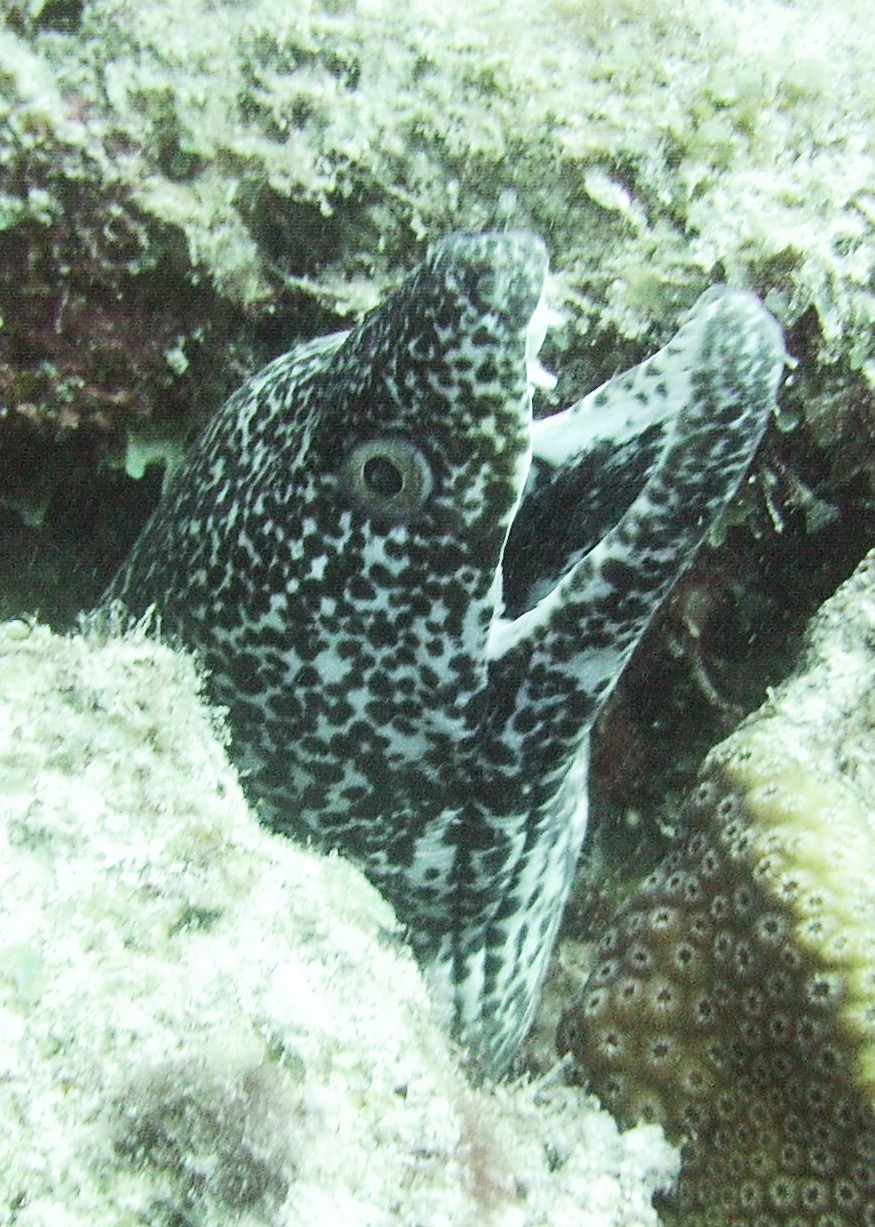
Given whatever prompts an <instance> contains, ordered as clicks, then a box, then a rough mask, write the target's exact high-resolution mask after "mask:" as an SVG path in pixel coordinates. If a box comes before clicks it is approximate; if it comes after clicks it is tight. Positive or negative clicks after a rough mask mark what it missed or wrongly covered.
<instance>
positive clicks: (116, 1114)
mask: <svg viewBox="0 0 875 1227" xmlns="http://www.w3.org/2000/svg"><path fill="white" fill-rule="evenodd" d="M197 690H198V678H197V675H196V672H195V670H194V667H193V665H192V662H191V661H190V659H188V658H187V657H183V656H181V655H176V654H174V653H173V652H171V651H170V650H169V649H167V648H164V647H161V646H159V645H158V644H156V643H154V642H153V641H151V640H149V639H148V638H146V637H145V636H144V635H142V634H134V635H132V636H128V637H126V638H123V639H111V638H110V639H107V640H103V639H101V638H95V637H91V638H88V639H86V638H82V637H79V636H76V637H72V638H69V639H64V638H59V637H57V636H54V635H52V634H51V633H50V632H49V631H48V630H46V629H44V628H41V627H30V626H29V625H28V624H27V623H25V622H16V623H9V624H6V625H4V626H3V627H0V778H2V789H0V840H2V843H3V856H2V879H3V889H2V892H0V945H2V947H3V951H4V957H3V976H2V982H0V1031H2V1045H0V1050H2V1058H0V1066H2V1075H3V1076H2V1079H0V1137H2V1139H3V1144H2V1146H0V1218H3V1221H4V1222H6V1221H9V1222H14V1223H15V1224H16V1225H17V1227H49V1224H57V1223H60V1222H63V1223H64V1224H65V1227H79V1225H80V1224H81V1227H101V1225H102V1224H105V1225H106V1227H128V1225H130V1227H133V1225H134V1224H140V1225H142V1224H150V1225H151V1227H168V1225H169V1224H181V1223H186V1224H189V1225H190V1227H211V1225H212V1227H215V1225H217V1224H219V1223H227V1222H228V1221H229V1220H231V1219H233V1221H234V1222H235V1223H237V1224H240V1225H241V1227H247V1225H248V1227H255V1225H256V1224H258V1225H263V1227H293V1224H298V1223H304V1222H307V1223H310V1222H313V1223H316V1222H339V1221H343V1222H345V1223H350V1224H354V1225H355V1227H387V1225H389V1224H399V1227H402V1225H403V1224H409V1223H413V1222H416V1223H422V1224H434V1225H435V1227H437V1225H438V1224H441V1225H446V1227H454V1225H458V1227H467V1225H468V1224H470V1223H473V1222H478V1223H479V1222H483V1223H494V1224H505V1223H506V1224H508V1225H509V1227H524V1225H525V1224H532V1227H535V1224H541V1223H544V1222H548V1221H551V1218H552V1217H553V1212H554V1210H556V1211H557V1213H558V1212H560V1211H561V1214H562V1221H563V1222H565V1223H568V1224H569V1225H573V1227H604V1225H605V1224H616V1225H617V1227H642V1225H644V1224H651V1225H652V1227H655V1225H656V1216H655V1213H654V1212H653V1211H652V1210H651V1208H650V1205H649V1199H650V1195H651V1192H652V1190H653V1189H654V1188H656V1187H659V1186H663V1185H665V1184H666V1183H667V1182H668V1181H670V1179H671V1177H672V1175H673V1173H674V1170H675V1152H674V1151H673V1150H672V1148H671V1147H669V1146H668V1145H667V1143H666V1142H665V1141H664V1138H663V1137H662V1134H661V1131H659V1130H658V1129H656V1128H655V1127H648V1128H645V1129H644V1130H638V1131H634V1132H632V1133H630V1134H625V1135H623V1136H621V1135H620V1134H619V1133H618V1131H617V1129H616V1126H615V1125H614V1123H613V1121H612V1120H611V1119H610V1117H609V1116H608V1115H607V1114H606V1113H603V1112H600V1111H599V1110H597V1109H595V1108H593V1107H592V1105H591V1104H589V1103H587V1101H586V1099H585V1098H584V1097H583V1096H581V1095H580V1093H579V1092H574V1091H572V1090H570V1089H567V1088H561V1087H556V1088H554V1089H553V1090H552V1091H549V1090H544V1091H543V1092H541V1093H540V1094H539V1095H536V1094H535V1092H534V1091H533V1090H531V1089H528V1088H526V1087H517V1088H505V1089H503V1090H502V1091H501V1092H499V1093H496V1094H494V1095H487V1094H485V1093H479V1092H474V1091H472V1090H471V1089H470V1088H469V1087H468V1086H467V1084H466V1083H465V1081H464V1078H463V1077H462V1075H461V1073H460V1072H459V1068H458V1066H457V1065H456V1063H455V1061H454V1059H453V1055H452V1053H451V1052H450V1050H449V1046H448V1044H447V1041H446V1040H445V1038H444V1035H443V1033H442V1032H441V1030H440V1028H439V1027H438V1025H437V1023H436V1021H435V1019H434V1018H433V1016H432V1009H431V1006H430V1003H429V1000H428V997H427V994H426V990H425V987H424V985H423V982H422V980H421V978H420V975H419V973H418V971H417V968H416V966H415V963H414V961H413V958H412V956H411V955H410V954H409V952H408V951H407V950H406V949H405V947H404V945H403V943H402V940H401V935H400V934H399V932H398V928H397V924H396V921H395V918H394V916H393V914H392V912H391V910H390V908H389V907H388V905H387V904H386V903H384V902H383V901H382V900H381V899H380V897H379V896H378V895H377V894H376V892H375V891H374V890H373V889H372V888H371V887H370V886H369V885H368V884H367V882H366V881H365V879H364V878H362V877H361V876H360V875H359V874H358V873H356V872H355V871H354V870H353V869H352V868H351V867H350V866H349V865H347V864H346V863H345V862H343V861H342V860H340V859H339V858H337V857H333V856H332V857H318V856H315V855H313V854H311V853H310V852H308V851H305V850H303V849H301V848H299V847H296V846H295V845H294V844H293V843H291V842H290V841H288V840H286V839H284V838H282V837H280V836H275V835H272V834H270V833H268V832H267V831H265V830H263V829H262V828H261V827H260V826H259V824H258V822H257V820H256V818H255V816H254V815H253V814H252V813H251V812H250V811H249V810H248V809H247V807H246V805H245V803H244V800H243V797H242V793H241V791H240V788H239V785H238V782H237V779H236V777H235V775H234V773H233V771H232V769H231V768H230V766H229V765H228V762H227V760H226V758H225V755H224V751H223V748H222V745H221V744H220V741H221V737H220V736H218V735H217V734H219V733H220V729H219V726H218V725H217V720H216V715H215V713H211V712H209V711H208V710H207V709H206V708H205V707H204V706H202V705H201V703H200V702H199V701H198V699H197V693H196V692H197ZM557 1208H558V1209H557Z"/></svg>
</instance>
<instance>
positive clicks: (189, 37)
mask: <svg viewBox="0 0 875 1227" xmlns="http://www.w3.org/2000/svg"><path fill="white" fill-rule="evenodd" d="M873 42H875V32H873V31H872V29H871V28H870V25H869V23H868V22H867V21H859V20H858V19H857V16H856V15H855V13H854V11H853V6H852V5H840V4H832V3H828V0H806V2H805V3H801V4H797V5H793V6H787V5H785V4H781V3H779V2H778V0H769V2H768V3H762V2H760V0H745V2H744V3H733V4H729V3H727V2H726V0H708V3H700V4H695V5H694V4H692V3H691V2H690V0H683V2H682V3H681V4H680V5H678V4H677V3H674V4H672V5H669V4H668V3H667V0H657V2H655V3H648V4H641V3H637V2H634V0H630V2H629V3H624V4H622V5H620V6H608V7H605V5H604V4H602V3H595V2H593V0H551V2H550V3H547V4H543V3H536V2H535V0H514V2H513V3H512V4H501V5H498V4H491V3H484V4H481V5H476V6H471V5H466V4H464V3H459V2H454V3H451V4H448V5H443V6H441V9H440V11H439V12H438V11H436V10H435V8H434V5H432V4H429V3H427V0H414V2H413V3H410V4H406V5H403V6H398V5H395V4H391V3H389V2H388V0H362V2H361V3H352V2H350V3H346V2H338V0H323V2H322V3H305V2H304V0H298V2H295V3H287V4H284V5H283V8H282V12H281V13H278V12H277V6H276V4H275V3H271V2H270V0H251V2H250V3H247V4H245V5H241V4H238V3H233V2H232V0H226V2H225V3H218V4H217V3H212V2H207V0H192V2H190V3H187V4H186V5H184V6H182V7H180V6H179V5H174V4H173V3H171V0H152V2H151V3H150V4H148V5H146V6H143V5H141V4H136V3H133V0H69V2H68V0H51V2H47V3H42V2H40V0H15V2H14V3H10V4H9V5H7V6H6V9H5V11H4V26H3V28H2V29H0V73H2V76H3V81H4V90H3V97H2V100H0V119H2V124H0V229H2V231H3V238H4V242H3V245H2V255H0V312H2V316H3V320H4V327H3V329H2V330H0V476H2V478H3V483H2V485H3V491H4V497H3V499H2V502H0V515H2V516H3V520H2V525H3V527H4V529H5V530H6V531H7V533H9V534H12V533H13V532H15V533H17V535H18V542H19V545H20V548H19V549H18V550H17V553H18V554H21V553H22V552H24V553H26V554H27V555H28V556H29V557H33V558H34V559H35V562H34V564H33V568H34V574H33V578H32V582H31V583H30V584H28V583H27V582H26V579H27V577H26V575H25V576H23V577H22V576H21V575H16V574H15V572H14V569H13V568H12V567H11V566H10V567H9V568H8V572H9V573H10V579H9V581H8V584H9V588H10V590H11V591H10V593H9V595H8V596H7V598H6V602H7V603H6V610H7V612H17V611H19V610H20V609H22V608H27V607H29V606H32V605H33V604H34V603H35V600H36V599H40V600H41V603H42V606H43V608H44V609H45V611H46V613H47V615H48V616H51V617H52V618H54V619H55V620H56V621H58V622H62V621H64V620H65V619H67V620H68V619H69V618H70V614H71V606H74V605H75V601H74V600H70V599H69V598H66V599H65V588H66V592H69V591H70V590H71V588H72V589H75V591H76V592H77V593H78V596H79V603H80V605H83V604H88V603H89V602H90V601H91V600H93V599H94V596H95V595H96V594H97V592H99V591H100V589H101V587H102V586H103V584H104V582H105V581H106V579H107V578H108V576H109V574H111V571H112V569H113V564H114V563H115V562H117V561H118V560H119V559H120V558H121V557H122V556H123V554H124V553H125V552H126V546H127V544H128V542H126V541H124V540H119V541H115V540H114V539H110V540H103V541H101V542H99V544H98V546H97V548H95V549H93V550H89V549H88V548H87V546H86V540H87V538H88V537H89V536H90V535H91V534H92V532H94V531H96V530H95V529H94V524H95V523H96V522H97V521H98V520H99V521H100V522H101V524H103V525H104V526H105V524H106V519H107V517H106V516H104V515H103V514H102V507H101V508H99V509H95V508H94V500H93V499H88V498H87V497H86V495H85V494H82V495H81V496H80V497H79V498H78V499H73V498H71V497H70V496H69V487H70V485H71V484H73V485H74V486H75V487H76V488H77V489H78V488H79V487H84V488H85V489H87V490H90V491H93V488H94V486H95V485H96V484H100V483H103V482H106V481H107V480H108V477H107V476H106V474H107V470H108V469H109V468H112V467H115V468H116V469H118V468H124V467H125V466H127V467H128V468H129V469H130V471H132V472H136V471H137V469H138V464H137V461H136V459H134V461H133V463H131V455H130V448H131V446H133V447H134V448H135V449H136V446H137V444H138V442H139V441H140V439H141V438H142V437H143V436H144V435H146V436H147V437H148V438H149V439H150V440H151V441H152V442H153V443H154V447H155V450H154V454H155V456H156V457H158V458H160V457H161V456H162V454H163V452H164V451H165V450H168V449H169V450H171V451H172V449H173V448H174V447H175V446H178V443H179V439H180V437H181V436H182V435H183V434H184V433H185V432H186V431H187V430H188V429H190V427H191V426H192V424H193V423H194V422H198V421H200V420H201V419H202V418H203V417H204V416H206V415H208V414H209V413H210V412H211V411H212V410H213V409H215V408H216V407H217V406H218V405H219V403H220V402H221V400H222V398H223V396H224V395H225V393H226V392H227V391H228V390H229V389H230V388H231V387H232V386H234V385H235V384H237V383H239V375H240V372H241V371H243V370H245V371H250V370H252V369H254V368H255V367H256V366H258V365H259V364H260V363H261V362H262V361H263V360H264V359H265V358H266V357H269V356H273V355H274V354H276V353H278V352H280V351H281V350H283V349H286V348H288V347H289V346H290V345H291V344H292V343H293V342H294V341H295V340H296V339H298V338H300V337H309V336H312V335H315V334H319V333H323V332H328V331H331V330H332V329H333V328H336V327H338V326H339V324H340V323H341V322H342V321H343V319H344V318H346V317H349V316H354V315H358V314H360V313H361V312H362V311H363V310H364V309H366V308H367V307H369V306H370V305H372V304H373V303H374V302H375V301H376V300H377V298H378V297H380V296H381V295H382V293H383V292H384V290H385V288H386V285H387V283H388V282H390V281H393V280H395V279H396V278H397V276H398V273H399V271H400V270H403V269H407V268H409V267H411V266H412V265H413V264H414V263H415V262H416V260H417V258H418V257H419V256H420V255H421V251H422V245H423V242H424V240H425V239H426V238H427V237H434V236H435V235H438V234H442V233H446V232H447V231H449V230H453V229H460V228H468V229H482V228H484V227H485V226H488V225H495V224H498V225H504V224H506V223H510V224H513V225H520V226H525V227H527V228H530V229H534V230H536V231H538V232H540V233H542V234H544V235H545V236H546V237H547V238H548V239H549V243H550V246H551V250H552V252H553V255H554V262H555V263H556V265H557V267H559V268H560V269H562V272H563V279H564V282H565V285H566V288H567V291H568V296H569V301H570V304H571V306H572V308H573V313H572V315H573V319H572V322H571V323H570V324H569V328H568V330H567V332H566V334H565V335H564V336H562V337H557V339H556V344H557V348H559V349H560V350H561V353H560V354H559V355H557V356H559V357H561V361H559V362H557V363H556V365H557V366H558V367H559V368H560V374H561V376H562V378H563V380H564V383H563V385H562V386H561V387H560V388H559V389H558V391H557V398H558V399H557V403H559V402H560V401H562V402H564V403H568V402H570V401H571V400H572V399H574V398H575V397H576V396H577V395H580V394H581V393H582V392H583V391H585V390H587V389H588V388H590V387H592V386H593V385H595V384H597V383H598V382H600V381H601V380H602V379H603V378H605V377H607V376H609V375H610V374H612V373H613V372H614V371H616V370H618V369H623V368H624V367H627V366H629V365H631V364H632V363H633V362H634V361H637V360H638V359H639V358H640V357H641V356H642V354H643V353H644V352H646V350H647V349H652V348H653V347H654V342H656V341H661V340H663V339H664V338H665V336H666V335H667V332H668V330H669V328H670V326H671V324H672V322H673V321H674V320H676V319H677V316H678V314H679V312H680V311H681V309H682V308H683V307H685V306H688V305H689V304H690V303H692V301H693V300H694V299H695V298H696V296H697V294H698V293H699V291H700V290H701V289H702V288H703V287H704V285H705V284H707V283H709V282H711V281H714V280H721V279H725V280H729V281H731V282H733V283H735V284H740V285H749V286H751V287H753V288H755V289H757V290H758V291H759V292H760V293H761V294H762V295H763V296H765V297H766V298H767V303H768V305H769V306H770V307H771V308H772V309H773V310H774V311H775V312H776V314H778V315H779V316H780V317H781V318H782V321H783V322H784V323H785V324H786V325H788V327H789V328H790V329H791V338H790V339H791V352H793V353H795V354H797V355H798V356H799V357H800V359H801V360H802V362H801V366H800V370H799V373H798V376H797V378H796V380H795V383H794V385H793V387H792V388H791V389H790V390H789V393H788V397H787V412H788V414H789V415H790V416H791V417H795V418H796V419H797V420H799V421H801V422H802V424H803V428H802V430H801V431H800V432H797V435H796V436H795V437H794V438H792V439H790V440H787V439H784V440H782V447H781V452H780V455H779V456H778V457H776V460H775V464H776V466H778V467H780V466H781V465H786V464H787V463H789V464H790V467H791V468H793V467H794V466H795V467H797V468H799V469H801V472H802V476H803V478H804V479H805V480H806V481H815V482H817V481H819V482H820V483H821V484H822V486H823V490H822V493H823V494H824V496H825V497H827V498H828V499H834V498H837V499H838V501H839V503H840V504H841V505H842V506H843V507H846V506H848V505H850V506H852V507H854V508H860V507H863V506H865V499H866V497H867V494H870V493H871V489H872V484H873V475H872V464H871V462H870V461H869V459H868V457H867V455H866V453H865V451H864V450H863V449H860V448H859V446H858V440H859V439H860V438H861V437H863V438H867V437H868V438H872V433H873V426H872V421H873V411H872V371H873V365H872V364H873V358H872V340H871V338H872V327H871V325H872V321H873V318H875V296H873V293H872V288H871V276H872V259H873V257H872V253H873V250H875V248H873V244H872V241H871V240H872V217H873V214H872V204H871V179H872V158H871V153H870V150H871V145H872V141H871V134H872V126H873V115H875V96H873V93H872V91H871V88H870V86H869V85H868V82H869V79H870V78H869V73H868V65H869V64H870V63H871V60H872V55H873ZM123 497H128V498H136V496H135V495H133V494H132V493H131V492H130V491H128V492H127V494H125V485H124V483H119V488H116V489H115V490H114V491H113V496H112V499H111V500H110V499H107V500H106V501H107V502H109V501H112V503H113V505H114V506H116V507H117V506H118V504H119V501H120V500H121V499H122V498H123ZM152 497H153V498H154V490H153V491H152ZM138 503H140V505H135V506H133V507H132V509H131V512H130V515H131V516H136V517H140V520H142V516H143V515H144V508H143V507H142V505H141V502H140V500H138ZM22 515H23V516H24V517H25V522H22V521H21V516H22ZM126 518H127V513H126V514H125V515H122V516H120V517H118V519H120V520H124V519H126ZM61 523H66V524H67V525H69V526H70V527H71V528H72V529H73V531H72V532H69V533H68V536H67V539H66V540H65V542H64V545H65V546H66V549H64V548H63V547H61V546H59V544H58V542H57V530H58V526H59V525H60V524H61ZM97 531H99V530H97ZM103 531H106V530H105V528H104V529H103ZM860 552H861V551H858V554H857V556H859V553H860ZM44 554H48V559H45V558H44V557H43V555H44ZM0 561H2V560H0ZM6 571H7V569H6V568H4V573H5V572H6ZM55 571H58V572H59V574H57V575H55V574H54V572H55ZM844 574H847V572H845V573H844ZM843 577H844V575H843V576H841V578H843ZM838 578H839V577H835V576H834V579H833V584H835V582H837V580H838ZM35 593H36V594H38V598H37V597H35V595H34V594H35Z"/></svg>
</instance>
